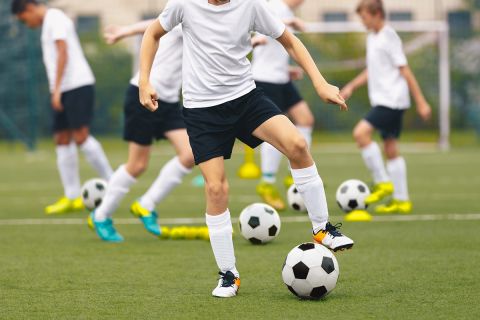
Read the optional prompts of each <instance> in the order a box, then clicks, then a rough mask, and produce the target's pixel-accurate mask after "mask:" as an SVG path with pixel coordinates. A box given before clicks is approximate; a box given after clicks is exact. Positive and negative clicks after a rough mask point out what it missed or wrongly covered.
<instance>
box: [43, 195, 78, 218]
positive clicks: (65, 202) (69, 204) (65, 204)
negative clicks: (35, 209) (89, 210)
mask: <svg viewBox="0 0 480 320" xmlns="http://www.w3.org/2000/svg"><path fill="white" fill-rule="evenodd" d="M84 209H85V207H84V205H83V202H82V199H81V198H77V199H74V200H70V199H68V198H67V197H61V198H60V199H59V200H58V201H57V202H55V203H54V204H51V205H49V206H47V207H45V214H47V215H54V214H64V213H69V212H75V211H82V210H84Z"/></svg>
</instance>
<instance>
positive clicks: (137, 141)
mask: <svg viewBox="0 0 480 320" xmlns="http://www.w3.org/2000/svg"><path fill="white" fill-rule="evenodd" d="M153 21H155V20H150V21H143V22H139V23H136V24H133V25H130V26H125V27H109V28H107V30H106V33H105V39H106V41H107V43H109V44H113V43H115V42H117V41H119V40H121V39H123V38H125V37H128V36H132V35H136V34H143V33H144V32H145V30H146V29H147V27H148V26H149V25H150V24H151V23H152V22H153ZM182 52H183V40H182V28H181V26H177V27H176V28H174V29H173V30H172V32H170V33H169V34H168V35H167V36H165V37H164V38H163V39H162V47H161V48H160V50H158V52H157V54H156V56H155V61H154V62H153V67H152V73H151V77H150V81H151V83H152V85H153V86H154V88H155V90H156V92H158V99H159V100H158V104H159V107H158V109H157V110H156V111H155V112H153V113H152V112H150V111H148V110H146V109H145V108H143V106H142V105H141V104H140V101H139V99H138V96H139V93H138V78H139V75H138V73H137V74H136V75H135V76H134V77H133V79H131V80H130V86H129V87H128V89H127V94H126V99H125V106H124V119H125V124H124V135H123V138H124V139H125V140H126V141H128V145H129V148H128V160H127V163H126V164H124V165H121V166H120V167H119V168H118V169H117V171H115V173H114V174H113V176H112V178H111V180H110V183H109V185H108V187H107V192H106V194H105V197H104V199H103V201H102V204H101V205H100V206H99V207H98V208H97V209H95V211H93V212H92V213H91V215H90V218H89V225H90V226H93V227H94V228H95V231H96V233H97V235H98V236H99V237H100V239H102V240H104V241H109V242H120V241H123V237H122V236H121V235H120V234H119V233H118V232H117V231H116V230H115V228H114V226H113V221H112V216H113V213H114V211H115V210H116V209H117V208H118V205H119V204H120V201H121V200H122V199H123V198H124V197H125V195H126V194H127V193H128V191H129V190H130V188H131V186H132V185H133V184H134V183H135V182H136V181H137V180H136V179H137V178H138V177H139V176H140V175H141V174H142V173H143V172H144V171H145V170H146V169H147V166H148V161H149V158H150V152H151V146H152V143H153V141H154V140H158V139H168V140H169V141H170V143H171V144H172V145H173V147H174V148H175V151H176V153H177V156H175V157H174V158H173V159H171V160H170V161H169V162H167V163H166V164H165V165H164V166H163V168H162V169H161V171H160V174H159V175H158V177H157V179H156V180H155V181H154V182H153V184H152V185H151V186H150V188H149V189H148V191H147V192H146V193H145V194H144V195H143V196H142V197H140V199H139V200H138V201H135V202H134V203H133V204H132V205H131V206H130V211H131V212H132V214H134V215H135V216H137V217H138V218H139V219H140V220H141V221H142V223H143V225H144V227H145V229H146V230H147V231H148V232H150V233H152V234H154V235H157V236H158V235H160V227H159V225H158V222H157V213H156V211H155V206H156V205H157V204H158V203H160V202H161V201H162V200H163V199H164V198H165V197H166V196H167V195H168V194H169V193H170V192H171V191H172V190H173V188H175V187H176V186H178V185H179V184H180V183H181V182H182V179H183V177H184V176H185V175H186V174H188V173H190V172H191V170H192V167H193V166H194V161H193V154H192V149H191V148H190V143H189V141H188V135H187V131H186V130H185V123H184V121H183V116H182V111H181V106H180V102H179V101H180V88H181V84H182Z"/></svg>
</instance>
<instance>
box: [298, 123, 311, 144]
mask: <svg viewBox="0 0 480 320" xmlns="http://www.w3.org/2000/svg"><path fill="white" fill-rule="evenodd" d="M297 129H298V131H300V133H301V134H302V136H303V137H304V138H305V140H306V141H307V144H308V149H310V147H311V146H312V132H313V128H312V127H304V126H297Z"/></svg>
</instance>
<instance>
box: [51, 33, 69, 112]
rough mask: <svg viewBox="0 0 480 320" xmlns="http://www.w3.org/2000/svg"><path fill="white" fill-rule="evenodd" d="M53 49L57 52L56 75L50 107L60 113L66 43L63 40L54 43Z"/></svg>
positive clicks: (65, 63)
mask: <svg viewBox="0 0 480 320" xmlns="http://www.w3.org/2000/svg"><path fill="white" fill-rule="evenodd" d="M55 48H56V50H57V73H56V75H55V87H54V89H53V93H52V97H51V99H52V107H53V109H54V110H56V111H62V110H63V106H62V91H61V86H62V80H63V76H64V73H65V67H66V66H67V61H68V49H67V42H66V41H65V40H57V41H55Z"/></svg>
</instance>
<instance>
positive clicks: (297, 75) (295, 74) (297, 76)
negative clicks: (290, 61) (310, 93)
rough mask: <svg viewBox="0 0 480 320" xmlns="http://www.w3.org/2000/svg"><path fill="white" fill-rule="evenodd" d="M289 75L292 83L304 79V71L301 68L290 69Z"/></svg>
mask: <svg viewBox="0 0 480 320" xmlns="http://www.w3.org/2000/svg"><path fill="white" fill-rule="evenodd" d="M288 73H289V75H290V80H292V81H297V80H302V79H303V69H302V68H300V67H289V68H288Z"/></svg>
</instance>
